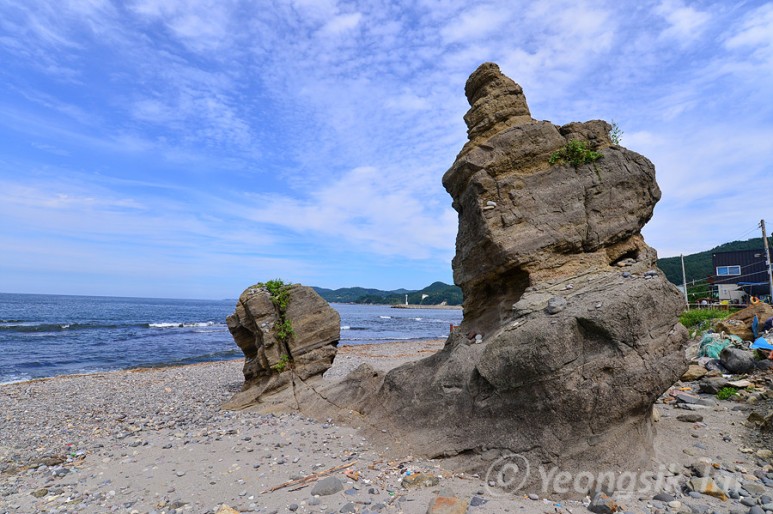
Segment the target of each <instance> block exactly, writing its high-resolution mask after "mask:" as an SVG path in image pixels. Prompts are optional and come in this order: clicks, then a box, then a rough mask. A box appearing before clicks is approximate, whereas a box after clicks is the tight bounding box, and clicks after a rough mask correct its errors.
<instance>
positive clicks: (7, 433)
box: [0, 341, 773, 514]
mask: <svg viewBox="0 0 773 514" xmlns="http://www.w3.org/2000/svg"><path fill="white" fill-rule="evenodd" d="M442 344H443V342H442V341H432V342H411V343H406V342H401V343H389V344H379V345H359V346H343V347H341V348H340V349H339V353H338V355H337V357H336V360H335V364H334V366H333V368H331V369H330V370H329V371H328V372H327V373H326V375H325V379H326V380H337V379H338V378H340V377H343V376H344V375H345V374H346V373H348V372H349V371H351V370H352V369H354V368H355V367H356V366H358V365H359V364H360V363H362V362H368V363H369V364H371V365H372V366H374V367H376V368H380V369H383V370H388V369H391V368H392V367H394V366H397V365H399V364H401V363H404V362H407V361H409V360H412V359H416V358H421V357H424V356H427V355H430V354H431V353H433V352H435V351H437V350H439V349H440V348H441V347H442ZM241 365H242V361H241V360H239V361H226V362H214V363H205V364H196V365H190V366H183V367H167V368H154V369H142V370H132V371H119V372H112V373H100V374H92V375H73V376H62V377H57V378H52V379H43V380H35V381H30V382H20V383H13V384H6V385H2V386H0V409H2V415H1V416H0V513H43V512H46V513H48V512H59V513H76V512H82V513H104V512H121V513H157V514H161V513H173V512H174V513H178V512H180V513H181V512H192V513H214V512H218V510H220V512H231V513H232V512H234V511H236V512H239V513H246V512H260V513H269V512H292V511H295V512H405V513H422V514H423V513H425V512H428V507H429V506H430V503H431V502H432V501H433V498H435V497H437V496H438V495H441V496H444V497H451V498H456V499H457V500H459V501H460V503H459V504H458V505H457V507H459V505H461V504H463V503H465V502H466V503H469V505H470V506H469V510H468V512H472V513H496V512H524V513H532V512H533V513H541V512H587V509H586V507H585V505H584V504H583V503H582V501H583V498H582V497H579V496H578V497H577V498H576V499H574V500H570V501H558V500H554V499H551V498H545V497H544V495H542V494H540V491H514V492H506V491H502V490H499V489H496V488H493V487H490V486H489V484H487V480H486V477H482V476H469V475H464V474H458V473H457V474H455V473H452V472H450V471H448V470H445V469H443V463H442V462H441V461H430V460H425V459H420V458H414V457H413V456H411V455H400V454H397V453H395V452H394V451H392V450H391V449H390V448H389V447H387V446H376V445H373V444H371V443H370V442H369V441H368V440H366V439H364V438H363V437H361V436H360V435H359V434H358V431H357V427H356V426H355V427H348V426H341V425H337V424H334V423H332V422H329V421H328V420H324V419H323V420H313V419H308V418H306V417H303V416H300V415H297V414H284V415H261V414H258V413H256V412H250V411H239V412H229V411H223V410H221V409H220V405H221V404H222V403H223V402H224V401H226V400H227V399H228V398H229V397H230V396H231V395H232V394H233V393H234V392H236V391H238V390H239V388H240V386H241V383H242V375H241ZM771 382H773V379H772V378H771V376H770V375H769V374H768V375H767V376H761V377H757V378H756V379H755V384H756V385H757V386H758V387H761V388H762V389H761V390H762V391H764V389H765V388H767V393H766V394H767V395H768V397H767V398H768V399H770V391H771V387H773V386H772V385H771ZM690 387H691V386H690V384H681V383H679V384H677V385H676V386H675V387H674V388H672V390H671V391H670V392H669V393H666V395H664V397H663V399H662V400H661V402H659V404H658V406H657V410H658V412H659V417H660V419H659V421H658V423H656V424H655V426H656V429H657V431H658V435H657V443H656V444H657V456H656V461H655V462H653V469H655V470H656V471H657V470H658V469H660V470H661V471H662V472H663V473H665V474H666V475H668V477H670V478H671V479H674V480H675V481H679V480H680V479H682V480H683V479H684V478H685V477H687V476H689V475H690V472H689V471H688V467H689V466H690V465H693V464H695V463H696V462H699V461H700V460H701V459H709V460H710V462H711V463H712V465H713V466H714V468H715V469H717V470H718V472H721V473H724V474H727V475H728V476H731V475H732V477H734V478H736V479H737V480H738V482H739V484H741V485H742V486H743V487H745V488H746V489H744V492H746V491H747V489H748V493H749V494H751V495H753V500H754V501H755V502H756V504H761V502H763V501H764V500H767V499H768V498H766V497H768V496H773V489H772V488H771V487H770V485H771V484H773V481H771V479H773V469H771V466H770V456H766V455H767V454H766V453H765V450H766V449H767V450H770V449H771V446H773V442H772V441H771V436H770V435H769V434H768V435H767V436H763V435H761V434H760V433H759V432H757V431H756V430H755V429H754V428H752V427H749V426H747V424H746V419H747V417H748V416H749V414H750V412H751V411H753V410H755V409H757V410H760V409H762V410H764V409H765V408H767V407H766V405H768V404H766V403H765V401H763V402H761V403H760V402H753V403H746V402H731V401H722V402H720V401H715V402H714V403H713V404H712V403H711V402H710V401H707V403H709V404H710V405H711V406H708V407H706V408H704V409H701V410H699V411H694V410H687V409H684V408H683V406H679V407H678V406H677V403H676V402H674V401H672V400H673V396H674V394H676V392H677V391H680V390H681V391H683V390H688V391H689V390H690ZM764 398H765V397H764V394H763V400H764ZM664 402H665V403H664ZM685 414H699V415H700V416H701V417H702V420H701V421H696V420H697V418H692V419H693V421H684V418H683V415H685ZM678 417H680V418H681V420H680V419H677V418H678ZM326 471H329V473H325V472H326ZM590 471H593V470H590ZM406 472H409V473H410V474H411V475H414V476H417V474H418V476H423V477H430V478H431V479H432V480H431V481H430V482H429V484H430V485H429V486H428V487H418V488H406V484H408V481H405V482H402V479H403V477H404V476H405V475H406ZM422 473H424V475H422ZM310 475H313V477H312V478H309V479H307V480H305V481H303V480H302V479H303V477H308V476H310ZM325 476H335V477H337V478H338V479H340V481H341V482H342V483H343V490H341V491H335V492H333V493H332V494H318V495H313V494H312V491H313V490H314V487H315V484H316V483H317V481H318V480H317V479H319V480H322V478H324V477H325ZM489 478H490V477H489ZM292 481H295V482H293V483H291V484H287V483H288V482H292ZM435 482H437V483H436V484H435ZM766 483H767V484H768V485H766ZM283 484H284V486H283ZM318 492H319V491H318ZM323 492H325V493H327V492H329V491H323ZM658 492H660V491H649V490H648V491H643V492H641V493H640V494H636V495H634V496H633V497H629V498H624V499H623V500H624V501H620V504H621V505H623V508H624V509H625V511H627V512H653V513H654V512H663V513H665V512H743V513H746V512H750V506H749V505H747V504H748V503H749V501H750V500H748V498H747V501H746V504H744V503H742V500H743V499H744V497H743V496H741V497H739V498H736V499H733V498H731V499H728V500H726V501H722V500H720V499H717V498H713V497H711V496H708V495H700V494H697V495H696V494H695V493H693V495H692V496H689V495H686V494H684V493H683V492H682V491H681V490H677V491H673V492H672V493H673V494H672V499H671V500H670V501H671V503H669V501H666V500H669V498H661V499H660V500H653V497H654V496H655V494H657V493H658ZM224 504H225V505H228V506H230V507H231V508H232V509H234V510H227V509H226V508H225V507H223V505H224ZM464 511H465V510H459V511H453V512H464ZM437 512H443V511H440V510H438V511H437ZM448 512H452V511H448ZM762 512H764V510H763V511H762Z"/></svg>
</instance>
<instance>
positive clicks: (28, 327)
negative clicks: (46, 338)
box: [0, 321, 121, 332]
mask: <svg viewBox="0 0 773 514" xmlns="http://www.w3.org/2000/svg"><path fill="white" fill-rule="evenodd" d="M120 327H121V325H115V324H110V325H102V324H92V323H63V322H62V323H51V322H34V321H23V322H19V323H5V324H2V325H0V332H61V331H63V330H93V329H105V328H120Z"/></svg>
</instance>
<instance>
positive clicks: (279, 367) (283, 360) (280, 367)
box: [271, 353, 290, 373]
mask: <svg viewBox="0 0 773 514" xmlns="http://www.w3.org/2000/svg"><path fill="white" fill-rule="evenodd" d="M289 363H290V356H289V355H287V354H286V353H283V354H282V356H281V357H279V362H277V363H276V364H274V365H272V366H271V369H273V370H274V371H276V372H277V373H281V372H283V371H284V370H285V369H287V365H288V364H289Z"/></svg>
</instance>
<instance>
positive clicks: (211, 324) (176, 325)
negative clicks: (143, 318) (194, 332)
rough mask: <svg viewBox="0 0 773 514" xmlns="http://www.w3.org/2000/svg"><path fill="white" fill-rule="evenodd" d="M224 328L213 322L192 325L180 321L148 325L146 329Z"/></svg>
mask: <svg viewBox="0 0 773 514" xmlns="http://www.w3.org/2000/svg"><path fill="white" fill-rule="evenodd" d="M215 325H218V326H225V325H224V324H222V323H215V322H214V321H197V322H194V323H185V322H182V321H174V322H166V323H148V325H147V326H148V328H202V327H214V326H215Z"/></svg>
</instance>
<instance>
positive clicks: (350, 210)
mask: <svg viewBox="0 0 773 514" xmlns="http://www.w3.org/2000/svg"><path fill="white" fill-rule="evenodd" d="M390 182H392V183H390ZM253 199H254V201H253V202H251V203H252V204H253V205H254V206H255V207H254V208H252V209H248V210H247V211H246V213H245V215H246V216H247V217H248V218H249V219H251V220H253V221H256V222H258V223H261V224H263V223H268V224H271V225H277V226H280V227H284V228H286V229H289V230H291V231H293V232H295V233H300V234H304V235H307V236H308V235H312V237H315V238H323V239H327V238H333V240H334V241H337V242H338V241H346V242H347V244H348V245H349V246H350V247H351V248H365V249H367V250H369V251H373V252H375V253H379V254H386V255H402V256H404V257H406V258H410V259H425V258H429V257H430V256H431V255H433V254H435V253H437V252H442V253H446V252H447V251H448V249H449V243H450V242H452V241H453V240H454V235H455V233H456V214H455V213H454V211H453V210H451V209H450V207H446V208H445V209H442V208H441V209H438V207H437V206H435V205H427V204H425V202H428V201H430V200H427V196H426V195H425V194H422V192H421V191H420V190H416V189H414V188H413V187H411V184H399V183H398V184H395V183H394V182H393V181H392V180H390V179H389V175H388V174H385V173H384V172H383V171H382V170H378V169H376V168H372V167H360V168H355V169H353V170H351V171H350V172H348V173H347V174H345V175H344V176H342V177H341V178H340V179H338V180H336V181H334V182H333V183H331V184H328V185H327V186H324V187H322V188H320V189H318V190H316V191H314V192H312V193H311V194H310V195H309V197H308V198H306V199H300V198H297V197H291V196H282V195H265V194H257V195H254V196H253ZM336 244H338V243H336Z"/></svg>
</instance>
